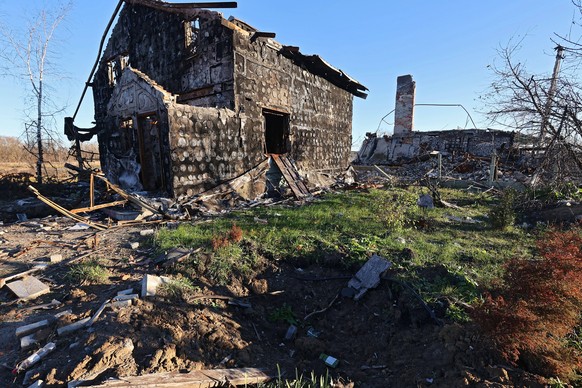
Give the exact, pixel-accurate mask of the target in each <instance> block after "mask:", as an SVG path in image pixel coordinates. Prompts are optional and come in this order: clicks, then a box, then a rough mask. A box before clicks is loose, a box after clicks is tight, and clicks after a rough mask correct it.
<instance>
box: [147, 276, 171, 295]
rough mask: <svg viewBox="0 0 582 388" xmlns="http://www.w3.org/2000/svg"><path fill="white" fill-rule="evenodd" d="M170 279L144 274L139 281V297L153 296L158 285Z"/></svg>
mask: <svg viewBox="0 0 582 388" xmlns="http://www.w3.org/2000/svg"><path fill="white" fill-rule="evenodd" d="M171 280H172V279H170V278H168V277H165V276H155V275H145V276H144V278H143V280H142V282H141V297H142V298H143V297H146V296H154V295H156V291H157V289H158V287H159V286H160V285H162V284H165V283H169V282H170V281H171Z"/></svg>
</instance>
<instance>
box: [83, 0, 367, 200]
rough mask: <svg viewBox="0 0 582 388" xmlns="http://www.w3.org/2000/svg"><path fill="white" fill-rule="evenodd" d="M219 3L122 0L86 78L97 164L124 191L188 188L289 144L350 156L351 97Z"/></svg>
mask: <svg viewBox="0 0 582 388" xmlns="http://www.w3.org/2000/svg"><path fill="white" fill-rule="evenodd" d="M273 36H274V34H272V33H264V32H260V31H258V30H257V29H255V28H253V27H251V26H250V25H248V24H246V23H244V22H242V21H240V20H238V19H235V18H232V17H231V18H229V19H228V20H227V19H225V18H224V17H223V16H222V15H221V14H220V13H218V12H214V11H209V10H201V9H197V8H195V7H189V6H188V5H187V4H172V3H165V2H161V1H154V0H126V1H125V4H124V6H123V8H122V9H121V11H120V13H119V17H118V20H117V24H116V25H115V27H114V28H113V30H112V32H111V36H110V38H109V41H108V44H107V46H106V48H105V50H104V53H103V55H102V57H101V60H100V62H99V66H98V68H97V71H96V73H95V76H94V78H93V82H92V84H91V86H92V88H93V94H94V101H95V121H96V129H95V132H97V133H98V141H99V150H100V154H101V166H102V169H103V171H104V172H105V174H106V175H107V177H108V178H109V179H110V180H111V181H112V182H113V183H116V184H119V185H120V186H121V187H123V188H124V189H127V190H147V191H151V192H159V193H163V194H167V195H170V196H183V195H186V196H191V195H194V194H197V193H200V192H202V191H204V190H207V189H209V188H212V187H214V186H216V185H218V184H220V183H221V182H224V181H227V180H229V179H232V178H235V177H237V176H239V175H241V174H243V173H245V172H246V171H248V170H250V169H252V168H253V167H255V166H257V165H259V164H260V163H261V162H263V161H264V160H265V158H266V157H265V155H266V154H287V155H289V156H290V157H291V158H292V159H294V160H295V162H296V165H297V168H298V169H299V170H300V171H302V172H306V173H307V172H309V171H318V172H334V171H340V170H342V169H345V168H346V167H347V166H348V165H349V160H350V147H351V139H352V134H351V132H352V103H353V96H358V97H361V98H365V97H366V94H365V91H366V90H367V88H366V87H365V86H363V85H362V84H360V83H359V82H357V81H356V80H354V79H353V78H350V77H349V76H348V75H347V74H345V73H344V72H342V71H341V70H338V69H336V68H334V67H332V66H331V65H329V64H328V63H327V62H325V61H324V60H323V59H322V58H320V57H319V56H317V55H311V56H307V55H304V54H302V53H301V52H300V51H299V48H298V47H292V46H284V45H281V44H279V43H278V42H276V41H274V40H273V39H272V37H273Z"/></svg>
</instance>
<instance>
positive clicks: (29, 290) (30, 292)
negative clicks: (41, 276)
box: [6, 276, 50, 300]
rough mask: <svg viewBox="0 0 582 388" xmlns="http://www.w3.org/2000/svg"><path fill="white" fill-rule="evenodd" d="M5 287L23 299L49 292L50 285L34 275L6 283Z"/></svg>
mask: <svg viewBox="0 0 582 388" xmlns="http://www.w3.org/2000/svg"><path fill="white" fill-rule="evenodd" d="M6 287H8V288H9V289H10V291H12V292H13V293H14V294H15V295H16V296H17V297H18V298H20V299H23V300H26V299H34V298H37V297H39V296H41V295H44V294H47V293H49V292H50V287H49V286H48V285H47V284H44V283H43V282H41V281H40V280H38V279H37V278H35V277H34V276H27V277H25V278H23V279H22V280H17V281H15V282H11V283H7V284H6Z"/></svg>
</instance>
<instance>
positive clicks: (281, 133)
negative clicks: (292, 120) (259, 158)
mask: <svg viewBox="0 0 582 388" xmlns="http://www.w3.org/2000/svg"><path fill="white" fill-rule="evenodd" d="M263 117H264V118H265V148H266V149H265V151H266V153H268V154H286V153H288V152H289V114H287V113H282V112H277V111H273V110H268V109H263Z"/></svg>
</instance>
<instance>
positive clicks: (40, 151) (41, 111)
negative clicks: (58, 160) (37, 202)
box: [0, 3, 71, 183]
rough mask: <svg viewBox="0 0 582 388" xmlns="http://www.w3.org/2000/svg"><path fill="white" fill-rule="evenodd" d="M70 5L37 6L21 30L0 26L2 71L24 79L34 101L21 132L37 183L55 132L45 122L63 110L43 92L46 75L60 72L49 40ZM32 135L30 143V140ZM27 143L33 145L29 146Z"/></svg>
mask: <svg viewBox="0 0 582 388" xmlns="http://www.w3.org/2000/svg"><path fill="white" fill-rule="evenodd" d="M70 8H71V3H67V4H65V5H63V6H59V7H56V8H52V9H40V10H39V11H38V13H37V14H36V15H35V16H34V17H33V18H32V19H31V20H30V23H29V24H28V26H27V27H26V29H25V30H24V31H14V30H11V29H10V28H9V27H8V26H6V25H0V37H1V39H2V40H3V42H2V43H3V44H2V46H3V47H4V49H3V50H2V51H1V52H0V58H1V59H3V60H4V61H5V63H4V66H3V70H4V74H6V75H9V76H12V77H16V78H18V79H21V80H26V83H27V85H28V88H29V91H30V96H31V100H32V101H33V104H34V112H35V113H34V114H33V115H32V116H31V120H30V122H29V123H27V124H26V125H25V133H24V135H25V139H26V143H27V144H28V150H29V151H30V152H31V153H34V155H35V157H36V178H37V181H38V183H42V181H43V162H44V153H45V150H44V148H45V147H44V146H45V141H53V142H54V140H55V138H56V133H55V131H54V130H51V129H50V127H49V126H47V125H46V121H47V120H50V119H51V118H54V115H55V114H56V113H58V111H60V110H63V109H64V108H57V107H56V106H55V105H54V104H53V103H52V101H51V99H50V98H49V96H48V94H47V86H48V85H47V82H46V81H47V77H50V76H53V77H54V76H55V75H58V74H61V72H60V71H59V70H58V69H57V67H56V64H55V62H54V61H53V59H54V58H55V57H56V53H55V52H54V51H52V48H53V45H54V44H53V43H54V42H53V40H54V38H55V32H56V30H57V28H58V27H59V25H60V24H61V23H62V22H63V20H64V19H65V17H66V15H67V13H68V12H69V10H70ZM31 131H32V132H34V134H32V133H31ZM31 135H32V136H31ZM32 138H34V140H35V141H34V142H31V141H30V140H32ZM31 143H36V144H35V145H34V146H33V145H32V144H31Z"/></svg>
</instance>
